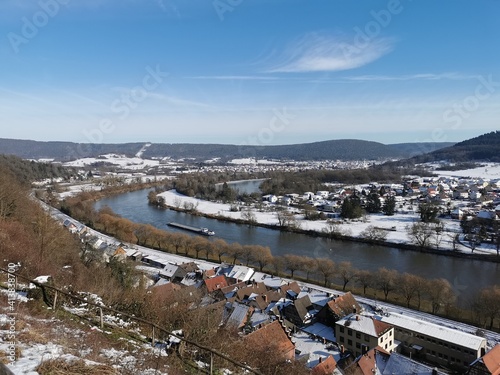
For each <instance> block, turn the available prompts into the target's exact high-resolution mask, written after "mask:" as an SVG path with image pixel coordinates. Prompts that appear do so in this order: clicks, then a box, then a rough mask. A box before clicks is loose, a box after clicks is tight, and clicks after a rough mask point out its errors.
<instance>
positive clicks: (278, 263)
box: [269, 256, 286, 275]
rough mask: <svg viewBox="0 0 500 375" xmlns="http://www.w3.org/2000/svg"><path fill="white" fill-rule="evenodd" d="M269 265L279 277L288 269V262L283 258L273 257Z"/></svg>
mask: <svg viewBox="0 0 500 375" xmlns="http://www.w3.org/2000/svg"><path fill="white" fill-rule="evenodd" d="M269 265H270V266H271V269H272V270H273V272H274V274H276V275H278V274H280V273H281V272H283V270H284V269H285V268H286V261H285V259H284V257H282V256H276V257H272V259H271V261H270V262H269Z"/></svg>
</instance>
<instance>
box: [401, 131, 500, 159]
mask: <svg viewBox="0 0 500 375" xmlns="http://www.w3.org/2000/svg"><path fill="white" fill-rule="evenodd" d="M440 160H446V161H449V162H468V161H490V162H500V131H498V130H497V131H493V132H490V133H487V134H483V135H480V136H478V137H474V138H471V139H468V140H466V141H463V142H459V143H456V144H455V145H453V146H450V147H445V148H441V149H439V150H436V151H433V152H430V153H428V154H425V155H419V156H415V157H413V158H411V159H408V160H407V161H406V162H409V163H428V162H434V161H440Z"/></svg>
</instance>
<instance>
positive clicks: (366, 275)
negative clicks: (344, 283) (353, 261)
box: [356, 270, 374, 295]
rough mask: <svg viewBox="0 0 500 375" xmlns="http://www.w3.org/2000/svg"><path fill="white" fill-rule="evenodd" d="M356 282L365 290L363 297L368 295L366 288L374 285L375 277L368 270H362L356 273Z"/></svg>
mask: <svg viewBox="0 0 500 375" xmlns="http://www.w3.org/2000/svg"><path fill="white" fill-rule="evenodd" d="M356 281H357V282H358V283H359V284H360V285H361V287H362V288H363V295H366V288H368V287H369V286H372V285H373V281H374V275H373V274H372V273H371V272H370V271H367V270H360V271H358V272H357V273H356Z"/></svg>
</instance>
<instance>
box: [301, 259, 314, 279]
mask: <svg viewBox="0 0 500 375" xmlns="http://www.w3.org/2000/svg"><path fill="white" fill-rule="evenodd" d="M301 258H302V262H301V265H300V270H301V271H303V272H304V273H305V274H306V280H307V281H309V278H310V276H311V274H312V273H314V272H315V271H316V270H317V268H316V266H317V263H316V259H314V258H311V257H308V256H302V257H301Z"/></svg>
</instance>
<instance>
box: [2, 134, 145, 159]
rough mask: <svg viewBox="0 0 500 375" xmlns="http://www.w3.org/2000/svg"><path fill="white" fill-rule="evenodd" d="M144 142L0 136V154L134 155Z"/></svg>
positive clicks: (50, 156) (29, 156)
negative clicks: (47, 140) (77, 141)
mask: <svg viewBox="0 0 500 375" xmlns="http://www.w3.org/2000/svg"><path fill="white" fill-rule="evenodd" d="M143 146H144V143H122V144H106V143H73V142H40V141H31V140H20V139H5V138H0V154H6V155H15V156H19V157H20V158H23V159H55V160H57V161H68V160H75V159H80V158H86V157H96V156H99V155H103V154H111V153H119V154H124V155H127V156H134V155H135V154H136V153H137V152H139V150H140V149H141V148H142V147H143Z"/></svg>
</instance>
